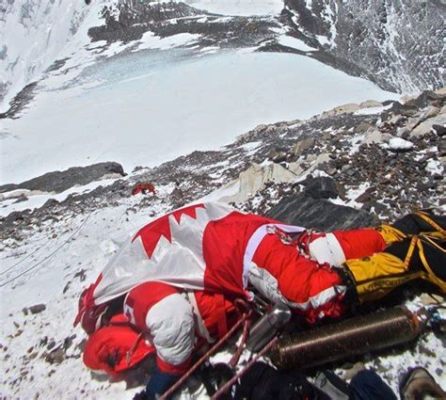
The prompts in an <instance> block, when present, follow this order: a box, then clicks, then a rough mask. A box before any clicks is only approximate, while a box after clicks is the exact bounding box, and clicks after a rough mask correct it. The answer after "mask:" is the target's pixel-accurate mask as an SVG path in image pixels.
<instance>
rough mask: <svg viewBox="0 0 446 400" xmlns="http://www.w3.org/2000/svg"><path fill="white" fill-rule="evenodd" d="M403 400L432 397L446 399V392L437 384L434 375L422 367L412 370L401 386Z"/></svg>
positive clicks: (418, 399) (419, 399)
mask: <svg viewBox="0 0 446 400" xmlns="http://www.w3.org/2000/svg"><path fill="white" fill-rule="evenodd" d="M400 396H401V399H402V400H422V399H424V398H427V396H430V398H432V397H433V398H434V399H443V400H444V399H446V392H445V391H444V390H443V389H442V388H441V387H440V386H439V385H438V384H437V382H435V379H434V378H433V377H432V375H431V374H430V373H429V372H428V371H427V370H426V369H425V368H421V367H415V368H413V369H410V370H409V371H408V372H407V374H406V376H405V377H404V378H403V380H402V382H401V384H400Z"/></svg>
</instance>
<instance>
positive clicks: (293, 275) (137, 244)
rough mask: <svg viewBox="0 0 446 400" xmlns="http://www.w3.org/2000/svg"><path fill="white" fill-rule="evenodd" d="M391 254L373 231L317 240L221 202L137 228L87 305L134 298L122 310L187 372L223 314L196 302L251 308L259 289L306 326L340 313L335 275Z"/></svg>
mask: <svg viewBox="0 0 446 400" xmlns="http://www.w3.org/2000/svg"><path fill="white" fill-rule="evenodd" d="M384 247H385V242H384V240H383V239H382V237H381V235H380V234H379V233H378V232H377V231H375V230H374V229H367V228H366V229H358V230H351V231H335V232H332V233H328V234H320V233H318V234H311V233H309V232H305V229H304V228H301V227H298V226H293V225H286V224H283V223H281V222H279V221H276V220H273V219H270V218H266V217H262V216H258V215H254V214H246V213H242V212H239V211H236V210H234V209H231V208H229V207H228V206H226V205H223V204H219V203H202V204H196V205H192V206H189V207H185V208H183V209H179V210H176V211H174V212H172V213H170V214H167V215H165V216H163V217H160V218H158V219H156V220H154V221H152V222H150V223H149V224H147V225H146V226H144V227H143V228H142V229H140V230H139V231H138V232H137V234H136V235H135V236H134V237H133V238H132V240H131V241H129V243H127V244H126V245H125V246H124V247H123V248H122V249H121V251H120V252H119V253H118V254H117V256H116V257H115V258H114V259H113V260H112V261H111V262H110V263H109V264H108V265H107V266H106V268H105V269H104V271H103V272H102V274H101V275H100V276H99V277H98V279H97V281H96V283H95V284H94V285H92V286H91V287H90V289H89V290H88V295H87V299H86V301H85V302H84V308H88V307H90V306H94V305H99V304H104V303H106V302H108V301H110V300H112V299H114V298H116V297H118V296H121V295H123V294H127V296H126V298H125V301H124V312H125V313H126V315H127V317H128V318H129V319H130V321H131V323H132V324H134V325H135V326H136V327H137V328H138V329H141V330H142V331H143V332H146V333H147V334H148V335H149V337H150V338H151V342H152V344H153V346H154V347H155V349H156V352H157V356H158V365H159V367H160V368H161V369H162V370H164V371H166V372H174V371H180V370H182V369H184V367H185V366H186V365H187V363H188V361H189V359H190V355H191V353H192V351H193V349H194V346H195V343H196V339H197V337H201V338H202V339H206V340H207V341H212V337H211V336H212V335H210V334H209V332H207V331H206V325H207V326H208V327H209V326H212V324H211V323H209V321H210V319H209V318H211V319H212V313H213V312H214V311H215V313H216V314H218V312H217V311H216V310H220V311H219V312H220V313H221V310H222V309H223V310H224V309H225V308H224V307H223V308H222V307H216V306H215V304H216V302H217V301H221V299H220V300H219V299H218V298H217V297H212V296H209V297H208V298H207V299H204V302H203V301H202V300H203V299H200V298H199V296H203V294H204V296H206V294H219V295H222V296H224V298H225V299H235V298H237V297H241V298H244V299H245V300H248V301H249V300H251V299H252V293H251V291H250V288H251V287H253V288H255V290H256V291H258V292H260V293H261V294H262V295H263V296H264V297H266V298H267V299H269V300H270V301H271V302H273V303H285V304H287V305H288V306H289V307H290V308H291V309H292V310H294V311H295V312H296V313H299V314H301V315H303V316H304V317H305V318H306V319H307V320H308V321H309V322H314V321H316V320H317V319H318V318H322V317H324V316H339V315H340V314H341V313H342V311H343V308H344V306H345V305H344V304H343V298H344V296H345V293H346V290H347V288H346V286H345V284H344V282H343V281H342V279H341V277H340V274H339V273H338V268H340V267H341V266H342V264H343V262H344V261H345V260H346V259H350V258H358V257H363V256H366V255H370V254H372V253H374V252H378V251H382V250H383V249H384ZM302 248H304V251H303V250H301V249H302ZM155 282H157V283H155ZM192 292H193V293H194V295H193V296H191V295H190V293H192ZM197 296H198V300H199V301H198V302H199V303H200V301H201V303H202V304H201V309H200V307H197ZM228 304H229V303H227V304H226V305H227V306H228V308H227V310H226V311H228V310H229V309H230V306H229V305H228ZM206 308H207V310H208V311H207V315H206V316H205V317H204V318H203V315H201V314H203V310H204V309H206ZM214 319H215V320H220V319H221V318H219V317H217V316H216V315H215V316H214ZM200 321H201V322H200ZM203 321H207V323H206V322H203ZM214 322H215V321H214ZM214 326H215V324H214ZM221 332H222V330H220V332H213V336H214V337H215V336H221Z"/></svg>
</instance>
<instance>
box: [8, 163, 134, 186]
mask: <svg viewBox="0 0 446 400" xmlns="http://www.w3.org/2000/svg"><path fill="white" fill-rule="evenodd" d="M109 174H118V175H121V176H125V173H124V170H123V168H122V165H121V164H118V163H116V162H102V163H98V164H93V165H89V166H87V167H73V168H69V169H67V170H65V171H54V172H48V173H46V174H44V175H42V176H39V177H37V178H33V179H30V180H28V181H25V182H22V183H20V184H7V185H2V186H0V193H2V192H6V191H10V190H15V189H28V190H40V191H42V192H56V193H60V192H63V191H65V190H67V189H69V188H70V187H73V186H75V185H86V184H88V183H90V182H93V181H97V180H99V179H101V178H102V177H104V176H106V175H109Z"/></svg>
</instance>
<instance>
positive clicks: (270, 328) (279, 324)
mask: <svg viewBox="0 0 446 400" xmlns="http://www.w3.org/2000/svg"><path fill="white" fill-rule="evenodd" d="M290 318H291V311H290V309H289V308H288V307H287V306H285V305H276V306H275V307H274V308H273V309H272V310H271V311H269V312H267V313H266V314H265V315H263V316H262V317H261V318H260V319H259V320H258V321H257V322H256V323H255V324H254V326H253V327H252V328H251V329H250V332H249V338H248V341H247V342H246V347H247V348H248V349H249V350H251V351H253V352H257V351H259V350H260V349H261V348H263V346H265V345H266V344H267V343H268V342H269V341H270V340H271V339H272V338H273V337H274V336H275V335H276V334H277V333H278V331H279V330H280V329H281V328H283V327H284V326H285V324H286V323H287V322H288V321H289V320H290Z"/></svg>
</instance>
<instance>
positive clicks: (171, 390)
mask: <svg viewBox="0 0 446 400" xmlns="http://www.w3.org/2000/svg"><path fill="white" fill-rule="evenodd" d="M247 319H248V314H247V313H246V314H243V315H242V317H241V318H240V319H239V320H238V321H237V322H236V323H235V324H234V326H233V327H232V328H231V329H230V330H229V331H228V332H227V333H226V335H224V336H223V337H222V338H221V339H220V340H219V341H218V342H217V343H215V344H214V345H213V346H212V347H211V348H210V349H209V350H208V351H207V352H206V353H205V354H204V355H203V356H201V357H200V358H199V359H198V360H197V362H196V363H195V364H194V365H192V367H190V368H189V369H188V370H187V372H185V373H184V375H183V376H182V377H181V378H180V379H179V380H178V381H177V382H176V383H175V384H174V385H172V386H171V387H170V388H169V390H168V391H167V392H165V393H164V394H163V395H162V396H161V397H160V398H159V400H167V399H168V398H169V396H172V395H173V394H174V393H175V392H176V391H177V390H178V389H179V388H180V387H181V386H182V385H183V383H184V382H186V380H187V379H188V378H189V377H190V376H191V375H192V374H193V373H194V372H195V371H196V370H197V369H198V367H199V366H200V365H201V364H203V363H204V362H205V361H206V360H207V359H208V358H209V357H210V356H211V355H212V354H213V353H214V352H215V351H217V350H218V349H219V348H220V347H221V346H222V345H223V343H224V342H225V341H226V340H228V339H229V338H230V337H231V336H232V335H233V334H234V332H235V331H236V330H237V329H238V328H239V326H240V325H241V324H242V323H244V322H245V321H246V320H247Z"/></svg>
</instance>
